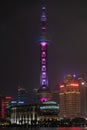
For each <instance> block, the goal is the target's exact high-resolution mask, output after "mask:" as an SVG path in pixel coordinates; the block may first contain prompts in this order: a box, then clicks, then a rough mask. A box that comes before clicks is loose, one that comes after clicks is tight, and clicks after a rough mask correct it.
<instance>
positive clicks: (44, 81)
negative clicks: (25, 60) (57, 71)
mask: <svg viewBox="0 0 87 130" xmlns="http://www.w3.org/2000/svg"><path fill="white" fill-rule="evenodd" d="M45 11H46V7H42V15H41V36H40V40H39V43H40V88H39V89H38V95H39V100H40V101H41V102H43V101H47V100H49V99H50V88H49V87H48V75H47V67H48V66H47V45H48V40H47V38H46V29H47V28H46V21H47V18H46V14H45Z"/></svg>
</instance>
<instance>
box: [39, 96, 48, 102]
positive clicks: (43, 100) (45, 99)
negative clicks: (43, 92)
mask: <svg viewBox="0 0 87 130" xmlns="http://www.w3.org/2000/svg"><path fill="white" fill-rule="evenodd" d="M47 100H48V98H46V97H42V98H41V99H40V101H41V102H46V101H47Z"/></svg>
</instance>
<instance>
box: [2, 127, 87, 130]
mask: <svg viewBox="0 0 87 130" xmlns="http://www.w3.org/2000/svg"><path fill="white" fill-rule="evenodd" d="M0 130H87V127H84V128H82V127H58V128H24V127H21V128H19V127H17V128H16V127H13V128H0Z"/></svg>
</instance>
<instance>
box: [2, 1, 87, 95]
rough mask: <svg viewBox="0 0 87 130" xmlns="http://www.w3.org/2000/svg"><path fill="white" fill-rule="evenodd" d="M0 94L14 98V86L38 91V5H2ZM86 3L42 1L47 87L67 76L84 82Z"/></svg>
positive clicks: (35, 2) (86, 40)
mask: <svg viewBox="0 0 87 130" xmlns="http://www.w3.org/2000/svg"><path fill="white" fill-rule="evenodd" d="M0 5H1V7H0V9H1V13H0V15H1V20H0V28H1V29H0V34H1V41H0V49H1V50H0V53H1V55H0V56H1V58H0V59H1V63H0V72H1V73H0V89H1V90H0V91H2V92H3V93H5V94H7V95H11V96H15V93H16V92H17V87H18V85H22V86H24V87H25V88H26V89H27V90H28V91H31V90H33V89H34V88H39V86H40V84H39V75H40V48H39V43H38V39H39V36H40V16H41V7H42V5H41V1H40V0H36V1H35V0H30V1H28V2H22V1H19V2H17V1H15V2H6V3H4V2H2V3H1V4H0ZM86 6H87V4H86V2H85V3H84V2H81V3H80V2H78V1H75V2H74V1H67V2H65V1H64V0H63V1H57V0H54V1H52V0H50V2H49V1H46V8H47V11H46V15H47V31H48V39H49V40H50V46H48V76H49V85H50V87H51V88H53V87H54V86H55V85H56V84H57V82H60V81H61V80H63V79H64V76H65V75H66V74H67V73H71V74H75V73H76V75H79V74H85V77H86V78H87V70H86V67H87V60H86V54H87V52H86V50H87V45H86V42H87V38H86V33H87V32H86V28H87V26H86V25H87V24H86V20H87V18H86V12H87V9H86Z"/></svg>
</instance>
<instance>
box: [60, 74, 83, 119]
mask: <svg viewBox="0 0 87 130" xmlns="http://www.w3.org/2000/svg"><path fill="white" fill-rule="evenodd" d="M59 105H60V117H69V118H71V117H77V116H80V114H81V100H80V85H79V82H78V80H77V79H75V78H74V77H73V76H71V75H70V74H68V75H67V76H66V78H65V80H64V82H63V83H61V84H60V90H59Z"/></svg>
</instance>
